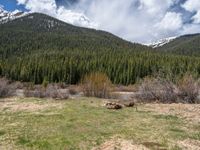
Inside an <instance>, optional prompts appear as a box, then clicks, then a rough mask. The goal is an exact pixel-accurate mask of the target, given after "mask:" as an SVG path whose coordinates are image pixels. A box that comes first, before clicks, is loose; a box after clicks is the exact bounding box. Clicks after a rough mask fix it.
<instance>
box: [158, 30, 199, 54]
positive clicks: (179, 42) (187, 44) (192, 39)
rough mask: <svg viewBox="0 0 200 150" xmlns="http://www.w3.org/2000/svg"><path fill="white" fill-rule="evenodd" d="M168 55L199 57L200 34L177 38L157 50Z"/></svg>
mask: <svg viewBox="0 0 200 150" xmlns="http://www.w3.org/2000/svg"><path fill="white" fill-rule="evenodd" d="M157 50H161V51H164V52H168V53H173V54H181V55H198V56H199V55H200V34H191V35H184V36H181V37H178V38H176V39H174V40H172V41H171V42H169V43H167V44H165V45H163V46H161V47H159V48H157Z"/></svg>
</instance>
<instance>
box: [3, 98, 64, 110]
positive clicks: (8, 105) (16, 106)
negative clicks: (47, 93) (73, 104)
mask: <svg viewBox="0 0 200 150" xmlns="http://www.w3.org/2000/svg"><path fill="white" fill-rule="evenodd" d="M17 100H18V99H17V98H12V99H11V98H10V99H6V100H3V101H1V102H0V110H5V109H6V110H9V111H14V112H16V111H30V112H34V111H40V110H46V109H49V108H52V107H56V108H62V104H61V103H58V102H53V101H52V102H48V103H35V102H30V101H27V102H18V101H17ZM49 101H50V100H49Z"/></svg>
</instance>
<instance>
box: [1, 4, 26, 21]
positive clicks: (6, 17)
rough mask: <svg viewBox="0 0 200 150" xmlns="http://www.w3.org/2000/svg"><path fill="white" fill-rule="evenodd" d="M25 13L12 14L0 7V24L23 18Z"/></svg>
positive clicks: (16, 11) (16, 12) (14, 12)
mask: <svg viewBox="0 0 200 150" xmlns="http://www.w3.org/2000/svg"><path fill="white" fill-rule="evenodd" d="M27 14H28V13H27V12H22V11H20V10H14V11H12V12H9V11H6V10H4V9H3V7H2V6H1V5H0V24H3V23H6V22H8V21H11V20H14V19H16V18H20V17H23V16H25V15H27Z"/></svg>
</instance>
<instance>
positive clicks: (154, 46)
mask: <svg viewBox="0 0 200 150" xmlns="http://www.w3.org/2000/svg"><path fill="white" fill-rule="evenodd" d="M176 38H177V37H175V36H174V37H168V38H165V39H160V40H158V41H155V42H153V43H150V44H146V45H148V46H150V47H152V48H157V47H161V46H163V45H165V44H167V43H169V42H171V41H173V40H175V39H176Z"/></svg>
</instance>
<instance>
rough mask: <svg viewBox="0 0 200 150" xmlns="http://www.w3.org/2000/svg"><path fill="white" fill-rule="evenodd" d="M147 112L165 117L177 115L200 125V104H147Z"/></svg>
mask: <svg viewBox="0 0 200 150" xmlns="http://www.w3.org/2000/svg"><path fill="white" fill-rule="evenodd" d="M145 110H147V111H153V112H156V113H159V114H163V115H177V116H179V117H181V118H185V119H187V120H189V121H192V122H195V123H200V117H199V116H200V104H181V103H180V104H145Z"/></svg>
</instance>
